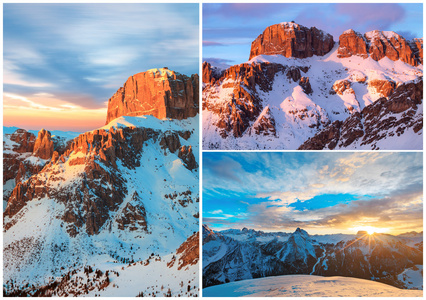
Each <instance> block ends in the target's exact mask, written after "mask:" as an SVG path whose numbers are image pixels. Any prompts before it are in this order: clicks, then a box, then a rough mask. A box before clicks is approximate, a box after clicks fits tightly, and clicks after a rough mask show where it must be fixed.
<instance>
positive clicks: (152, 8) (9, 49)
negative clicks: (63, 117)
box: [3, 3, 199, 129]
mask: <svg viewBox="0 0 426 300" xmlns="http://www.w3.org/2000/svg"><path fill="white" fill-rule="evenodd" d="M3 7H4V10H3V15H4V34H3V36H4V43H3V45H4V66H3V68H4V69H3V72H4V77H3V78H4V82H3V83H4V91H5V93H8V94H14V95H20V96H23V97H25V98H26V99H27V100H29V101H31V102H33V103H35V104H33V105H32V107H33V108H35V106H37V105H39V104H40V101H42V99H40V97H43V96H42V95H43V94H44V97H47V94H51V95H55V97H51V98H52V99H50V101H51V102H52V101H58V104H54V103H52V104H49V105H45V104H44V105H45V106H51V107H56V108H60V109H68V108H69V109H71V108H72V109H76V108H77V107H81V109H86V110H87V109H89V110H90V109H105V108H106V106H105V102H106V101H107V100H108V99H109V98H110V97H111V96H112V95H113V94H114V93H115V92H116V91H117V90H118V88H120V87H121V86H122V85H123V84H124V82H125V81H126V80H127V78H128V77H129V76H131V75H133V74H136V73H139V72H143V71H146V70H148V69H152V68H160V67H169V68H170V69H172V70H175V71H177V72H180V73H183V74H187V75H191V74H194V73H198V69H199V65H198V52H199V51H198V49H199V46H198V42H199V41H198V36H199V33H198V32H199V31H198V28H199V27H198V25H199V24H198V22H199V16H198V14H199V9H198V4H191V3H183V4H148V3H142V4H125V3H120V4H118V3H116V4H29V3H26V4H14V3H6V4H4V6H3ZM35 97H39V98H38V99H36V98H35ZM9 100H11V99H10V98H9ZM15 100H17V98H16V97H15ZM21 100H22V99H21ZM24 102H25V101H24ZM26 103H27V104H28V105H29V104H30V102H26ZM28 105H27V106H28ZM40 105H41V104H40ZM13 106H14V104H13V103H12V101H8V112H10V111H11V110H12V107H13ZM15 106H22V101H19V105H18V102H16V103H15ZM15 116H19V113H18V112H16V113H15ZM33 117H36V114H34V116H33ZM19 120H21V121H24V120H23V119H22V118H19V117H18V119H16V121H17V123H16V124H15V125H16V126H21V125H20V124H19ZM87 121H88V122H90V123H91V121H90V120H87ZM40 122H41V123H42V120H40ZM99 125H103V122H102V123H100V124H99ZM41 126H43V125H42V124H40V126H39V127H41ZM39 127H38V128H34V129H39ZM27 129H32V128H27Z"/></svg>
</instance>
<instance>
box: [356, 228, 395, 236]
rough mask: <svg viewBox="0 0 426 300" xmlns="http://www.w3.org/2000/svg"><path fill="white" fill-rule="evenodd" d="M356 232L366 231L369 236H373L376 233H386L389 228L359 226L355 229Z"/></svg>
mask: <svg viewBox="0 0 426 300" xmlns="http://www.w3.org/2000/svg"><path fill="white" fill-rule="evenodd" d="M353 230H355V231H356V232H358V231H366V232H367V233H368V235H372V234H374V233H384V232H387V231H389V228H378V227H373V226H358V227H355V228H353Z"/></svg>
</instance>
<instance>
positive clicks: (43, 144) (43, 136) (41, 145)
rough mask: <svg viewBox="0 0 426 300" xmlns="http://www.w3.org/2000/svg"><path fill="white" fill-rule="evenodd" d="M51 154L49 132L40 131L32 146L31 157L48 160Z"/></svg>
mask: <svg viewBox="0 0 426 300" xmlns="http://www.w3.org/2000/svg"><path fill="white" fill-rule="evenodd" d="M52 154H53V141H52V137H51V135H50V132H49V131H47V130H45V129H41V130H40V131H39V132H38V136H37V140H36V141H35V144H34V151H33V155H34V156H37V157H40V158H41V159H50V158H51V157H52Z"/></svg>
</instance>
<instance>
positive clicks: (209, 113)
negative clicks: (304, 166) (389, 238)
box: [202, 3, 423, 150]
mask: <svg viewBox="0 0 426 300" xmlns="http://www.w3.org/2000/svg"><path fill="white" fill-rule="evenodd" d="M202 95H203V98H202V123H203V124H202V127H203V141H202V142H203V145H202V146H203V149H204V150H422V149H423V4H421V3H411V4H402V3H401V4H398V3H376V4H370V3H357V4H343V3H331V4H319V3H310V4H298V3H297V4H296V3H294V4H291V3H285V4H271V3H270V4H236V3H227V4H219V3H209V4H203V93H202Z"/></svg>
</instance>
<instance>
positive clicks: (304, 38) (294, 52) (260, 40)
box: [249, 22, 334, 59]
mask: <svg viewBox="0 0 426 300" xmlns="http://www.w3.org/2000/svg"><path fill="white" fill-rule="evenodd" d="M333 46H334V40H333V36H332V35H330V34H328V33H325V32H324V31H322V30H319V29H317V28H315V27H312V28H307V27H305V26H302V25H299V24H296V23H293V22H284V23H280V24H275V25H272V26H269V27H268V28H266V29H265V31H264V32H263V33H262V34H261V35H259V36H258V37H257V38H256V39H255V40H254V41H253V42H252V43H251V50H250V57H249V59H252V58H253V57H255V56H258V55H261V54H265V55H275V54H279V55H283V56H285V57H296V58H306V57H311V56H313V55H318V56H322V55H325V54H327V53H328V52H330V50H331V49H332V48H333Z"/></svg>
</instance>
